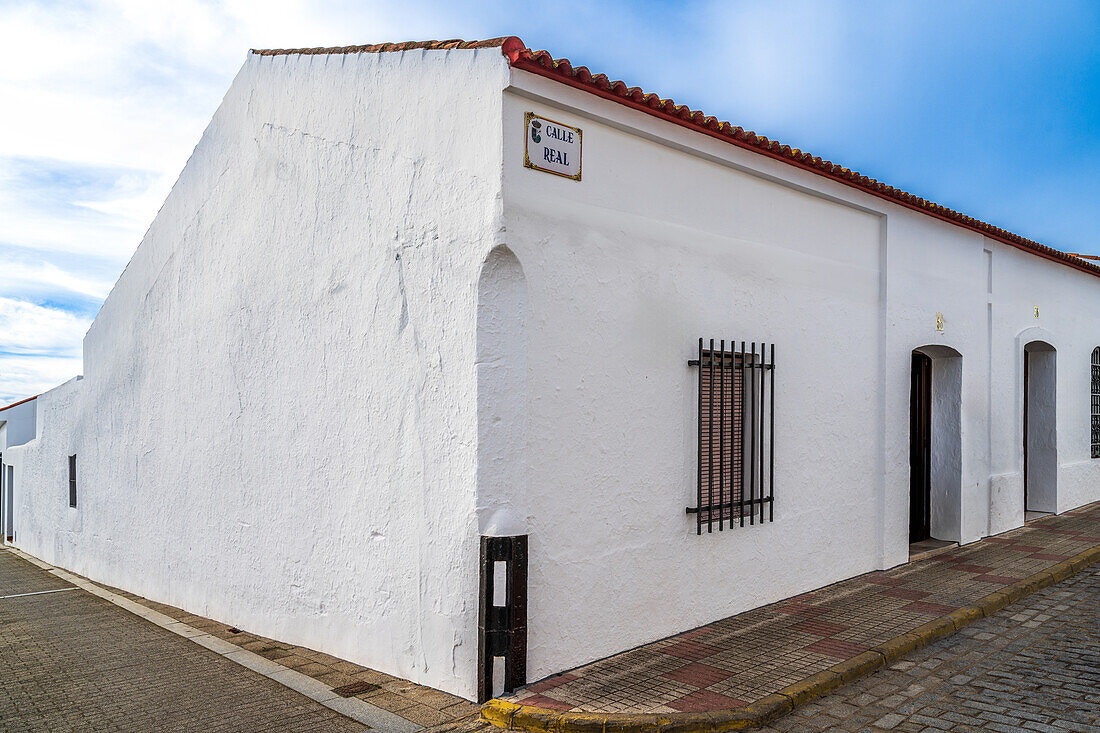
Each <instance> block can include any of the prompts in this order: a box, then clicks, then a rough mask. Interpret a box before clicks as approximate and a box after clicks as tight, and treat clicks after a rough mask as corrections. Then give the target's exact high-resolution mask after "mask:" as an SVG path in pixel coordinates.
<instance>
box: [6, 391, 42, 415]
mask: <svg viewBox="0 0 1100 733" xmlns="http://www.w3.org/2000/svg"><path fill="white" fill-rule="evenodd" d="M37 399H38V395H35V396H34V397H27V398H26V399H22V400H19V401H18V402H13V403H11V404H10V405H7V406H5V407H0V412H3V411H4V410H10V409H11V408H13V407H18V406H19V405H22V404H24V403H26V402H30V401H31V400H37Z"/></svg>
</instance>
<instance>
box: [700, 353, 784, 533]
mask: <svg viewBox="0 0 1100 733" xmlns="http://www.w3.org/2000/svg"><path fill="white" fill-rule="evenodd" d="M759 349H760V350H759V353H757V344H755V343H752V344H746V343H745V342H744V341H742V342H741V346H740V348H738V347H737V344H736V342H733V341H731V342H730V344H729V348H728V349H727V348H726V342H725V341H720V342H718V344H717V346H716V345H715V343H714V340H713V339H712V340H711V341H710V345H709V348H708V347H707V346H705V345H704V344H703V339H699V358H698V359H693V360H691V361H689V362H688V364H689V365H691V366H698V367H699V407H698V420H699V456H698V458H699V471H698V483H697V486H696V501H697V503H696V505H695V506H694V507H688V510H687V511H688V513H689V514H694V515H695V518H696V532H697V533H699V534H701V533H702V531H703V525H706V527H707V531H708V532H713V531H714V526H715V525H717V526H718V531H719V532H721V531H722V530H723V529H725V526H726V524H727V523H728V524H729V526H730V527H733V524H734V522H735V521H736V522H737V523H738V525H740V526H742V527H743V526H745V524H746V522H747V523H748V524H755V523H756V522H757V521H759V522H760V523H763V522H764V521H765V519H767V521H772V519H773V509H772V503H773V497H774V489H775V483H774V480H773V478H772V475H773V474H772V469H773V467H774V465H775V461H774V456H773V451H772V443H773V442H774V439H775V426H774V420H775V377H774V374H775V345H774V344H772V345H771V349H770V353H768V349H767V348H766V346H765V344H763V343H761V344H760V345H759Z"/></svg>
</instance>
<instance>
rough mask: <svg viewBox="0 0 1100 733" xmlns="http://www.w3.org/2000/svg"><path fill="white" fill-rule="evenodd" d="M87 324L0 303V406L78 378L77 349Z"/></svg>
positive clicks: (2, 300)
mask: <svg viewBox="0 0 1100 733" xmlns="http://www.w3.org/2000/svg"><path fill="white" fill-rule="evenodd" d="M90 323H91V321H90V319H87V318H81V317H79V316H74V315H73V314H71V313H69V312H67V311H63V310H59V309H57V308H46V307H43V306H39V305H35V304H33V303H28V302H25V301H20V300H15V299H12V298H0V403H3V404H7V403H9V402H14V401H15V400H19V399H22V398H24V397H29V396H31V395H35V394H38V393H40V392H43V391H45V390H47V389H49V388H51V387H55V386H57V385H58V384H61V383H62V382H64V381H66V380H69V379H72V378H73V377H75V376H76V375H78V374H80V372H81V369H82V368H83V362H82V359H81V355H80V344H81V341H82V339H83V338H84V334H85V333H86V332H87V330H88V326H89V325H90Z"/></svg>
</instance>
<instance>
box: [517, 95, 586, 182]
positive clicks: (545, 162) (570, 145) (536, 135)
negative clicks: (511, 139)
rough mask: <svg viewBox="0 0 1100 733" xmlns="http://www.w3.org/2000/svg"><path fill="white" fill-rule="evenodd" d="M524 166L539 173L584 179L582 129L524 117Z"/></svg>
mask: <svg viewBox="0 0 1100 733" xmlns="http://www.w3.org/2000/svg"><path fill="white" fill-rule="evenodd" d="M524 127H525V128H526V134H525V135H524V138H523V165H524V167H525V168H532V169H534V170H537V171H544V172H546V173H553V174H554V175H557V176H563V177H565V178H572V179H573V180H574V181H579V180H581V128H579V127H573V126H572V125H566V124H562V123H561V122H555V121H554V120H551V119H547V118H546V117H540V116H538V115H536V114H535V113H534V112H528V113H527V114H526V115H525V116H524Z"/></svg>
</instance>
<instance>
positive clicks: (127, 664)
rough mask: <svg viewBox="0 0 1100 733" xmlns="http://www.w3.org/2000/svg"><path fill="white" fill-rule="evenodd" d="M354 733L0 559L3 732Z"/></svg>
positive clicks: (277, 690)
mask: <svg viewBox="0 0 1100 733" xmlns="http://www.w3.org/2000/svg"><path fill="white" fill-rule="evenodd" d="M43 591H45V592H43ZM21 594H33V595H21ZM361 730H367V728H366V727H365V726H363V725H360V724H359V723H356V722H355V721H353V720H350V719H348V718H345V717H344V716H342V715H340V714H338V713H336V712H334V711H332V710H329V709H328V708H326V707H323V706H322V705H319V704H317V703H315V702H314V701H312V700H310V699H309V698H307V697H305V696H303V695H300V694H298V693H297V692H294V691H293V690H290V689H288V688H286V687H284V686H282V685H280V684H278V683H276V682H273V681H272V680H269V679H266V678H264V677H262V676H260V675H258V674H256V673H254V672H252V671H250V670H248V669H245V668H244V667H241V666H240V665H238V664H236V663H234V662H231V661H229V660H227V659H225V658H223V657H221V656H218V655H217V654H214V653H211V652H209V651H207V650H206V649H203V648H202V647H200V646H198V645H197V644H194V643H192V642H190V641H188V640H187V639H184V638H182V637H180V636H177V635H175V634H173V633H171V632H168V631H165V630H164V629H161V628H159V627H157V626H154V625H153V624H151V623H149V622H147V621H145V620H143V619H141V618H139V617H137V616H134V615H133V614H131V613H128V612H127V611H125V610H123V609H121V608H119V607H117V606H115V605H113V604H111V603H109V602H107V601H105V600H103V599H101V598H97V597H96V596H93V595H90V594H88V593H86V592H84V591H83V590H80V589H78V588H75V587H74V586H72V585H70V584H68V583H66V582H65V581H63V580H61V579H60V578H57V577H56V576H54V575H51V574H48V573H43V572H42V571H41V570H39V569H38V568H35V567H34V566H32V565H29V564H27V563H26V562H24V561H23V560H20V559H19V558H17V557H16V556H14V555H13V554H11V553H9V552H3V551H0V731H3V732H4V733H9V732H10V733H16V732H18V731H50V732H51V733H55V732H58V731H141V732H142V733H147V732H148V731H204V732H211V733H212V732H213V731H321V732H324V731H333V732H337V731H340V732H343V731H361Z"/></svg>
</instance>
